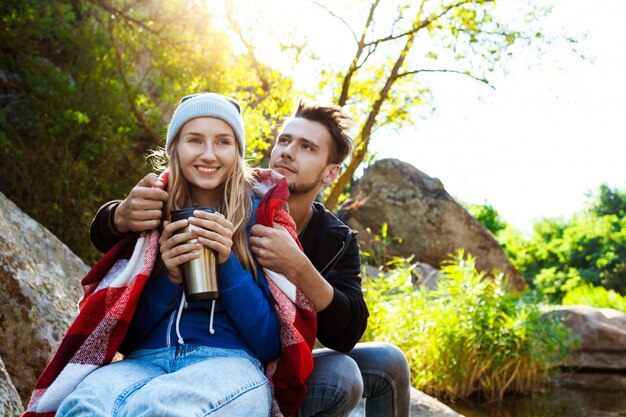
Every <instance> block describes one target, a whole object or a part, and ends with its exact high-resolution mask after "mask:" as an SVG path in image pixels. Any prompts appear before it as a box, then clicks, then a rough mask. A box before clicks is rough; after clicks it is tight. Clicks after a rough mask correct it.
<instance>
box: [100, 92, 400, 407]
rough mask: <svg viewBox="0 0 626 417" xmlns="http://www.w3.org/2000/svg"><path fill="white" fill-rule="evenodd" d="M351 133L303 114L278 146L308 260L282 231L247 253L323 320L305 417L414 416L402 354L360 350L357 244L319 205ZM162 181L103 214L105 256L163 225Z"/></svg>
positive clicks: (302, 108) (327, 116)
mask: <svg viewBox="0 0 626 417" xmlns="http://www.w3.org/2000/svg"><path fill="white" fill-rule="evenodd" d="M350 124H351V118H350V117H349V116H348V115H347V114H346V113H344V112H343V110H342V109H341V108H339V107H336V106H319V105H313V104H307V103H304V102H300V103H299V104H298V107H297V109H296V112H295V114H294V116H293V117H292V118H291V119H289V120H288V121H287V122H286V123H285V124H284V126H283V129H282V131H281V132H280V134H279V136H278V139H277V140H276V144H275V146H274V148H273V150H272V154H271V158H270V168H271V169H273V170H275V171H277V172H279V173H280V174H282V175H283V176H285V178H286V180H287V183H288V185H289V190H290V192H291V195H290V197H289V201H288V203H289V210H290V213H291V215H292V217H293V218H294V220H295V222H296V226H297V231H298V236H299V239H300V242H301V244H302V247H303V249H304V253H303V252H302V251H300V249H299V248H298V247H297V245H296V244H295V242H294V241H293V239H291V238H290V237H289V235H288V234H287V232H286V231H285V230H283V229H282V228H280V227H279V226H277V227H275V228H269V227H264V226H261V225H255V226H253V228H252V237H251V239H250V244H251V246H252V251H253V253H254V254H255V255H256V257H257V261H258V262H259V263H260V264H261V265H262V266H264V267H268V268H270V269H272V270H274V271H276V272H280V273H282V274H283V275H285V276H286V277H287V279H289V280H291V281H292V282H293V283H294V284H295V285H296V286H297V287H298V288H299V289H300V290H301V291H302V292H303V293H304V294H305V295H307V296H308V297H309V299H310V300H311V301H312V302H313V304H314V306H315V308H316V310H317V312H318V332H317V339H318V340H319V341H320V343H322V344H323V345H324V346H326V348H325V349H316V350H314V352H313V357H314V361H315V368H314V370H313V373H312V374H311V376H310V377H309V379H308V381H307V387H308V393H307V397H306V399H305V400H304V403H303V404H302V406H301V407H300V410H299V412H298V415H299V416H301V417H304V416H313V415H315V416H347V415H349V414H350V412H351V410H353V409H354V408H355V407H356V405H357V404H358V401H359V400H360V399H361V397H365V398H367V400H366V415H367V416H394V417H395V416H408V415H409V395H410V394H409V392H410V391H409V388H410V382H409V380H410V376H409V368H408V363H407V361H406V358H405V357H404V355H403V353H402V352H401V351H400V350H399V349H398V348H396V347H395V346H393V345H390V344H387V343H361V344H357V342H358V341H359V339H360V338H361V336H362V335H363V332H364V331H365V327H366V325H367V317H368V315H369V313H368V310H367V306H366V305H365V301H364V300H363V294H362V292H361V278H360V272H361V271H360V269H361V263H360V257H359V246H358V243H357V240H356V235H355V233H354V232H353V231H351V230H350V229H349V228H348V227H347V226H346V225H344V224H343V223H342V222H341V221H340V220H338V219H337V218H336V217H335V216H334V215H333V214H332V213H330V212H329V211H327V210H326V209H325V208H324V206H323V205H322V204H320V203H316V202H314V200H315V197H316V196H317V194H318V193H319V191H320V190H321V189H322V187H323V186H325V185H327V184H330V183H332V182H333V181H334V180H335V179H336V178H337V176H338V175H339V171H340V164H341V162H343V161H344V160H345V158H346V157H347V156H348V155H349V154H350V152H351V149H352V140H351V138H350V137H349V136H348V135H347V130H348V128H349V127H350ZM155 181H156V176H155V175H154V174H150V175H148V176H146V177H145V178H144V179H143V180H142V181H141V182H140V183H139V184H137V186H136V187H134V188H133V190H132V191H131V193H130V194H129V196H128V197H127V198H126V199H125V200H123V201H122V202H119V201H113V202H109V203H107V204H105V205H104V206H103V207H102V208H101V209H100V210H99V211H98V213H97V214H96V217H95V218H94V221H93V222H92V224H91V230H90V234H91V239H92V242H93V243H94V245H95V246H96V247H97V248H98V249H99V250H102V251H106V250H108V249H109V248H110V247H111V246H112V245H113V244H114V243H115V242H116V241H117V240H119V238H120V237H121V236H122V235H123V234H125V233H127V232H130V231H134V232H139V231H143V230H147V229H151V228H154V227H157V226H158V225H159V224H160V219H161V207H162V202H163V201H164V200H166V199H167V193H166V192H165V191H163V190H159V189H156V188H151V187H152V186H153V185H155ZM355 346H356V347H355Z"/></svg>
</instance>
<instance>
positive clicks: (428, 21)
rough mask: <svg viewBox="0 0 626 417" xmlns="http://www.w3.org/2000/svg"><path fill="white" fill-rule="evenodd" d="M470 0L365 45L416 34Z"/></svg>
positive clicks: (450, 6) (463, 0) (460, 2)
mask: <svg viewBox="0 0 626 417" xmlns="http://www.w3.org/2000/svg"><path fill="white" fill-rule="evenodd" d="M470 2H471V1H470V0H462V1H459V2H458V3H455V4H452V5H449V6H446V8H445V9H443V11H442V12H441V13H439V14H437V15H431V16H430V17H429V18H428V19H426V20H424V21H423V22H421V23H420V24H419V25H414V26H413V28H411V30H408V31H406V32H404V33H401V34H399V35H389V36H386V37H384V38H380V39H376V40H375V41H372V42H368V43H366V44H365V46H370V45H378V44H379V43H384V42H389V41H393V40H396V39H400V38H403V37H405V36H410V35H412V34H415V33H417V32H419V31H420V30H422V29H424V28H425V27H427V26H428V25H430V24H431V23H432V22H435V21H437V20H439V19H440V18H441V17H443V16H445V15H446V14H447V13H448V12H449V11H450V10H452V9H454V8H456V7H459V6H462V5H463V4H465V3H470ZM423 6H424V2H422V6H421V7H420V12H419V13H418V20H419V14H421V12H422V8H423Z"/></svg>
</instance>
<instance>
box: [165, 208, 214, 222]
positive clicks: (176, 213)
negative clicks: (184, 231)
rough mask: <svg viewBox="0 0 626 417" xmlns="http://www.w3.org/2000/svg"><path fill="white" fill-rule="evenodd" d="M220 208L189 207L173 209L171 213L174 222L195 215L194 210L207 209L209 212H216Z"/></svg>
mask: <svg viewBox="0 0 626 417" xmlns="http://www.w3.org/2000/svg"><path fill="white" fill-rule="evenodd" d="M217 209H218V208H217V207H189V208H184V209H180V210H172V212H171V213H170V215H171V218H172V222H175V221H178V220H183V219H188V218H189V217H191V216H193V212H194V211H196V210H201V211H206V212H207V213H215V212H216V211H218V210H217Z"/></svg>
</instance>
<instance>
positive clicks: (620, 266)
mask: <svg viewBox="0 0 626 417" xmlns="http://www.w3.org/2000/svg"><path fill="white" fill-rule="evenodd" d="M625 195H626V193H624V192H623V191H619V190H614V189H611V188H609V187H607V186H606V185H603V186H601V187H600V189H599V192H598V193H597V194H596V195H595V196H592V197H591V198H590V200H589V202H588V207H589V208H588V209H587V210H583V211H581V212H579V213H578V214H576V215H574V216H573V217H572V218H571V219H570V220H569V221H563V220H554V219H543V220H541V221H539V222H537V223H536V224H535V225H534V232H533V235H532V236H531V237H530V238H529V239H528V240H526V239H524V238H522V237H521V236H519V235H518V234H516V233H514V232H512V231H511V230H503V231H501V232H499V234H498V239H499V241H500V243H501V244H502V246H503V247H504V249H505V251H506V252H507V254H508V255H509V257H510V258H511V260H512V262H513V264H514V265H515V266H516V268H518V270H519V271H520V272H521V273H522V274H523V275H524V276H525V277H526V278H527V279H530V280H531V284H532V285H533V286H534V287H536V288H537V289H539V290H541V291H542V292H543V293H544V294H546V296H547V297H548V299H549V300H551V301H553V302H557V303H558V302H560V300H561V299H562V297H563V296H564V295H565V293H566V292H567V291H569V290H570V289H572V288H574V287H576V286H578V285H579V284H581V283H590V284H593V285H601V286H603V287H605V288H607V289H613V290H615V291H618V292H621V293H624V292H625V291H626V216H625V215H624V213H626V210H625V208H626V198H624V196H625Z"/></svg>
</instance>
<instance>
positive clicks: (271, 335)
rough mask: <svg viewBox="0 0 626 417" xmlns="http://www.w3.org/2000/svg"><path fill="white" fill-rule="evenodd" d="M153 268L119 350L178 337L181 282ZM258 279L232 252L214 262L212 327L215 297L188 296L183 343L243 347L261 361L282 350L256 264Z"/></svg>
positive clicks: (165, 344)
mask: <svg viewBox="0 0 626 417" xmlns="http://www.w3.org/2000/svg"><path fill="white" fill-rule="evenodd" d="M258 205H259V201H258V200H257V199H255V198H253V210H252V216H251V220H250V222H249V224H248V236H249V235H250V228H251V227H252V225H253V224H254V222H255V218H256V216H255V213H256V209H257V207H258ZM161 269H162V270H161V271H158V272H155V273H153V276H151V277H150V279H149V280H148V282H147V284H146V287H145V288H144V290H143V293H142V295H141V299H140V300H139V304H138V306H137V311H136V312H135V314H134V316H133V320H132V322H131V325H130V328H129V329H128V333H127V335H126V338H125V339H124V343H123V344H122V347H121V348H120V352H122V353H125V354H127V353H130V352H132V351H134V350H138V349H158V348H162V347H168V346H173V345H175V344H176V343H179V341H178V336H177V333H176V320H177V315H178V314H177V313H178V307H179V305H180V302H181V298H182V293H183V287H182V286H181V285H174V284H173V283H172V282H171V281H170V279H169V277H168V273H167V269H166V268H161ZM257 271H258V279H257V280H255V278H254V275H253V274H252V273H251V272H250V271H247V270H245V269H244V268H243V266H242V265H241V263H240V262H239V260H238V259H237V257H236V256H235V255H234V253H233V252H231V254H230V257H229V258H228V260H227V261H226V262H225V263H223V264H221V265H218V266H217V275H218V282H219V284H218V285H219V298H218V299H217V300H215V302H214V303H215V310H214V312H213V323H212V328H213V329H214V333H213V334H212V333H211V332H210V323H211V315H212V313H211V309H212V307H213V301H197V302H188V304H187V306H186V308H185V309H184V310H183V311H182V314H181V315H180V332H179V333H180V335H181V337H182V339H184V343H185V344H192V345H202V346H212V347H219V348H228V349H241V350H244V351H246V352H248V353H250V354H251V355H253V356H255V357H256V358H257V359H259V360H260V361H262V362H268V361H270V360H272V359H274V358H276V357H278V355H279V354H280V331H279V327H278V320H277V318H276V314H275V313H274V309H273V308H272V305H271V302H270V299H271V295H270V292H269V288H268V286H267V281H266V280H265V276H264V275H263V272H262V268H261V267H260V266H258V265H257Z"/></svg>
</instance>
